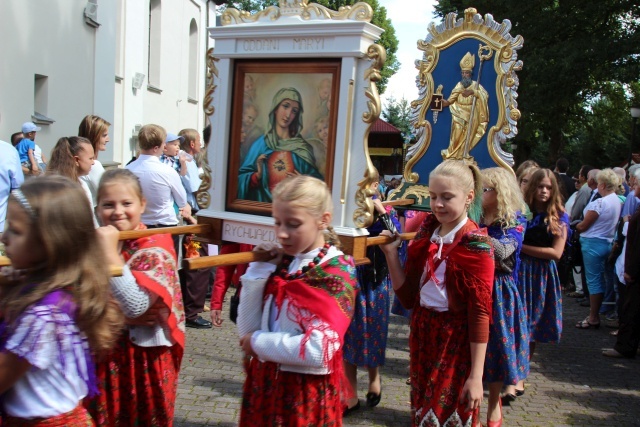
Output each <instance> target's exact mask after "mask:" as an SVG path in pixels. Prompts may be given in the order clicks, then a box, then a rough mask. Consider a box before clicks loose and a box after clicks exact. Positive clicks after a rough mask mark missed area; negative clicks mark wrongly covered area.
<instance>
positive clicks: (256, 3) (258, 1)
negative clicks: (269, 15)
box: [220, 0, 400, 94]
mask: <svg viewBox="0 0 640 427" xmlns="http://www.w3.org/2000/svg"><path fill="white" fill-rule="evenodd" d="M358 1H359V0H317V1H313V3H318V4H320V5H322V6H326V7H328V8H330V9H333V10H338V9H339V8H340V7H342V6H352V5H353V4H355V3H357V2H358ZM362 1H364V2H366V3H369V5H370V6H371V8H372V9H373V18H372V19H371V23H372V24H373V25H377V26H378V27H380V28H382V29H383V30H384V33H382V35H381V36H380V40H377V43H378V44H380V45H381V46H383V47H384V48H385V50H386V51H387V61H386V63H385V64H384V67H383V68H382V70H381V71H380V75H381V79H380V81H379V82H378V83H377V87H378V92H380V94H383V93H384V91H385V90H386V88H387V84H388V82H389V79H390V78H391V76H393V75H394V74H395V73H397V72H398V70H399V69H400V62H398V58H397V57H396V52H397V51H398V38H397V37H396V31H395V29H394V28H393V25H392V24H391V20H390V19H389V18H387V9H386V8H385V7H383V6H380V4H379V3H378V0H362ZM310 3H311V1H310ZM228 4H229V7H234V8H236V9H238V10H246V11H248V12H252V13H253V12H257V11H259V10H262V9H264V8H266V7H268V6H277V5H278V4H279V1H278V0H240V1H230V2H228ZM222 10H224V7H223V8H221V9H220V11H222Z"/></svg>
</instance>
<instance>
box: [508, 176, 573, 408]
mask: <svg viewBox="0 0 640 427" xmlns="http://www.w3.org/2000/svg"><path fill="white" fill-rule="evenodd" d="M561 197H562V196H561V195H560V190H559V188H558V183H557V181H556V177H555V175H554V173H553V172H552V171H550V170H549V169H538V170H537V171H535V172H534V173H533V174H532V175H531V179H530V181H529V185H528V186H527V189H526V192H525V193H524V201H525V202H526V203H527V205H528V206H529V209H530V210H531V212H532V214H533V218H532V219H531V220H530V221H529V222H528V223H527V230H526V231H525V235H524V241H523V244H522V256H521V262H520V268H519V269H518V292H520V296H521V298H522V299H523V301H524V302H525V305H526V310H527V318H528V323H529V341H530V344H529V357H530V358H531V356H533V352H534V350H535V343H536V342H555V343H557V342H559V341H560V334H561V333H562V287H561V285H560V278H559V277H558V268H557V267H556V261H559V260H560V258H561V257H562V252H563V251H564V244H565V242H566V240H567V235H568V230H569V216H568V215H567V213H566V212H565V210H564V207H563V206H562V199H561ZM517 388H518V390H516V395H518V394H522V393H524V379H521V380H520V381H519V382H518V385H517ZM507 398H508V400H513V398H512V396H508V395H507Z"/></svg>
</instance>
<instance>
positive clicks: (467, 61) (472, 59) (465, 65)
mask: <svg viewBox="0 0 640 427" xmlns="http://www.w3.org/2000/svg"><path fill="white" fill-rule="evenodd" d="M475 65H476V56H475V55H472V54H471V52H467V54H466V55H465V56H463V57H462V61H460V68H461V69H462V71H473V67H474V66H475Z"/></svg>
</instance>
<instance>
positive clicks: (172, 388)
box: [84, 334, 183, 426]
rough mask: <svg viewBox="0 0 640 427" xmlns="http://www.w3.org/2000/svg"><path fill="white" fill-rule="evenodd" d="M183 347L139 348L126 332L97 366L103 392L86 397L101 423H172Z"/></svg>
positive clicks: (148, 424) (154, 424)
mask: <svg viewBox="0 0 640 427" xmlns="http://www.w3.org/2000/svg"><path fill="white" fill-rule="evenodd" d="M182 353H183V350H182V348H181V347H180V346H179V345H177V344H176V345H174V346H172V347H164V346H159V347H139V346H137V345H134V344H133V343H132V342H131V340H130V339H129V336H128V334H124V335H123V336H122V337H121V338H120V339H119V341H118V343H117V344H116V346H115V348H114V349H113V350H112V352H111V354H110V355H109V356H108V357H107V358H105V360H103V361H102V362H100V363H98V365H97V367H96V368H97V374H98V388H99V390H100V394H99V395H98V396H96V397H94V398H91V399H90V398H87V399H85V402H84V403H85V407H86V408H87V409H88V410H89V412H90V413H91V415H92V416H93V418H94V419H95V420H96V423H97V424H98V425H99V426H172V425H173V412H174V409H175V400H176V391H177V387H178V373H179V372H180V362H181V361H182Z"/></svg>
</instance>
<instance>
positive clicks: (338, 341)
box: [238, 175, 356, 427]
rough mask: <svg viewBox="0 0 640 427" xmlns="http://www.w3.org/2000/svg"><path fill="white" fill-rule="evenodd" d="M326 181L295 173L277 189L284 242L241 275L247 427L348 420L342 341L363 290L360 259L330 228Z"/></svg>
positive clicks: (276, 208)
mask: <svg viewBox="0 0 640 427" xmlns="http://www.w3.org/2000/svg"><path fill="white" fill-rule="evenodd" d="M332 211H333V206H332V202H331V194H330V192H329V188H328V187H327V185H326V184H325V183H324V182H322V181H320V180H318V179H316V178H312V177H309V176H303V175H299V176H294V177H290V178H287V179H285V180H283V181H282V182H280V183H279V184H278V185H277V186H276V187H275V188H274V191H273V217H274V219H275V231H276V236H277V238H278V241H279V243H280V246H273V245H259V246H258V247H257V249H263V250H269V251H270V252H271V255H272V256H273V259H272V260H271V261H270V262H253V263H251V264H250V265H249V268H248V269H247V272H246V273H245V275H244V276H242V286H243V288H242V295H241V298H240V307H239V313H238V333H239V335H240V345H241V346H242V349H243V351H244V353H245V355H246V357H247V358H249V359H250V361H248V363H247V366H246V369H247V379H246V380H245V383H244V390H243V400H242V408H241V412H240V426H252V427H253V426H272V425H287V426H291V425H308V426H325V425H335V426H340V425H342V405H343V403H344V402H343V401H344V397H345V396H344V392H343V390H342V388H343V370H342V345H343V341H344V334H345V332H346V330H347V328H348V326H349V323H350V322H351V316H352V315H353V310H354V299H355V294H356V289H355V288H356V270H355V266H354V263H353V259H352V258H350V257H349V256H346V255H344V254H343V253H342V251H340V250H339V249H338V248H337V247H336V244H339V241H338V237H337V236H336V234H335V232H334V231H333V227H332V226H331V219H332Z"/></svg>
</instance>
